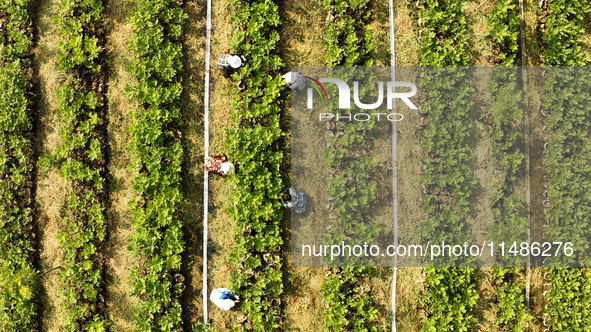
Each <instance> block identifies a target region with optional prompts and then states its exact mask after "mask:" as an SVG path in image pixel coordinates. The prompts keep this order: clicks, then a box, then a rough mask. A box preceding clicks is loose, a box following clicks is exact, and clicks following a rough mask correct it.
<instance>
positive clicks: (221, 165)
mask: <svg viewBox="0 0 591 332" xmlns="http://www.w3.org/2000/svg"><path fill="white" fill-rule="evenodd" d="M205 170H206V171H208V172H210V173H215V174H218V175H221V176H226V175H228V174H230V173H232V172H233V171H234V164H232V163H231V162H229V161H228V157H227V156H226V155H225V154H221V155H218V156H208V157H206V158H205Z"/></svg>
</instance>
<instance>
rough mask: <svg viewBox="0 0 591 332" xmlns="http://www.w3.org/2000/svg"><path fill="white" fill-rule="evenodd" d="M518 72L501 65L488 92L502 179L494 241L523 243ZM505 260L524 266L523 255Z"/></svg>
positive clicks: (526, 226) (524, 220) (494, 209)
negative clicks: (520, 193) (519, 186)
mask: <svg viewBox="0 0 591 332" xmlns="http://www.w3.org/2000/svg"><path fill="white" fill-rule="evenodd" d="M517 84H518V82H517V72H516V71H515V70H512V69H502V68H499V69H497V70H495V71H493V73H492V78H491V80H490V83H489V85H488V91H490V94H491V96H492V100H491V104H490V107H489V112H490V114H489V118H488V122H489V124H490V131H491V136H492V139H493V141H494V145H493V155H494V157H495V163H496V165H495V167H496V168H497V170H498V173H499V175H500V176H501V180H500V181H498V182H497V183H496V184H495V189H496V190H495V192H494V194H493V195H492V201H491V215H492V217H493V218H494V220H495V225H494V226H493V228H492V231H491V237H492V240H494V241H496V242H502V241H505V242H507V243H511V242H521V241H526V240H527V230H528V229H529V221H528V219H527V216H526V215H525V214H524V211H526V208H525V203H524V202H523V201H522V199H521V198H520V197H519V195H518V194H517V193H516V189H515V188H516V186H515V181H516V180H517V172H518V170H519V169H520V167H521V165H522V164H523V163H524V156H523V153H521V151H520V149H519V147H518V146H516V145H515V142H516V140H517V138H518V136H519V131H518V130H519V128H520V125H519V122H520V121H521V120H522V118H523V112H522V110H521V108H520V105H519V102H520V101H521V93H520V91H519V88H518V86H517ZM501 260H503V261H504V262H505V263H508V264H514V265H521V264H523V258H522V257H515V256H505V257H501Z"/></svg>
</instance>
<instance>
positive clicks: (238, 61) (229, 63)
mask: <svg viewBox="0 0 591 332" xmlns="http://www.w3.org/2000/svg"><path fill="white" fill-rule="evenodd" d="M245 62H246V59H245V58H244V57H243V56H242V55H240V54H238V53H231V54H222V55H220V57H219V59H218V62H217V66H218V68H219V69H220V71H221V72H222V76H224V77H225V78H228V77H230V76H232V74H234V73H235V72H236V71H237V70H238V68H240V67H241V66H242V65H243V64H244V63H245Z"/></svg>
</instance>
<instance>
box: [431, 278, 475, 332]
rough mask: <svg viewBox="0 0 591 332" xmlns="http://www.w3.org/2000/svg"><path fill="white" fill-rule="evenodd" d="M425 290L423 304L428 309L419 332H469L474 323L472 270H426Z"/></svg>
mask: <svg viewBox="0 0 591 332" xmlns="http://www.w3.org/2000/svg"><path fill="white" fill-rule="evenodd" d="M425 272H426V273H427V279H426V280H425V281H426V283H427V284H428V285H429V288H428V290H427V291H426V292H425V296H424V297H423V300H422V302H423V305H427V306H428V311H427V316H426V317H425V318H424V319H423V327H422V329H421V331H425V332H440V331H468V329H469V328H470V326H471V325H472V324H473V323H475V322H476V321H477V319H476V317H474V316H473V315H472V308H473V307H474V306H475V305H476V299H478V293H477V292H476V289H475V288H474V280H473V277H474V269H473V268H433V267H430V268H426V269H425Z"/></svg>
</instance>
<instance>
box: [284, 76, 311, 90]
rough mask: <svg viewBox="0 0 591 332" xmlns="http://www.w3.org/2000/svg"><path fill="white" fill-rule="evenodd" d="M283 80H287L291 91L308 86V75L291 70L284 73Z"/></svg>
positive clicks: (286, 82)
mask: <svg viewBox="0 0 591 332" xmlns="http://www.w3.org/2000/svg"><path fill="white" fill-rule="evenodd" d="M283 80H284V81H285V85H287V88H288V89H290V90H291V91H302V90H304V88H306V76H304V75H300V74H299V73H296V72H294V71H290V72H289V73H287V74H285V75H283Z"/></svg>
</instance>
